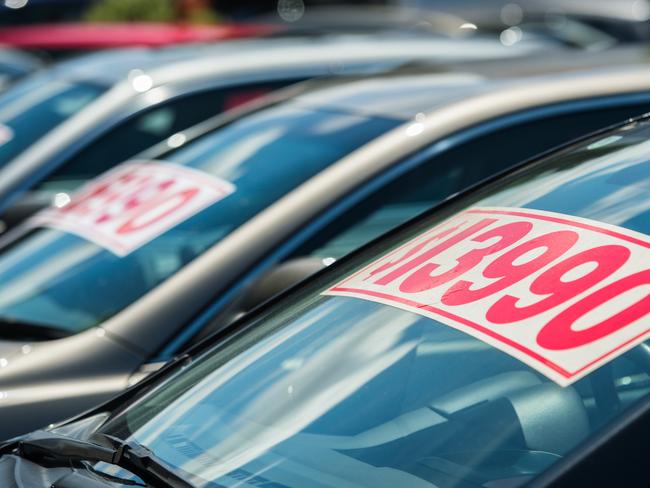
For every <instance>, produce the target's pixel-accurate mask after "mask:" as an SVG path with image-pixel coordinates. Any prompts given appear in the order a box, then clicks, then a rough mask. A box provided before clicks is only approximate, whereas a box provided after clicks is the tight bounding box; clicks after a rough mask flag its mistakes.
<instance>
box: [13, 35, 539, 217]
mask: <svg viewBox="0 0 650 488" xmlns="http://www.w3.org/2000/svg"><path fill="white" fill-rule="evenodd" d="M532 50H533V48H531V47H528V48H527V47H523V46H521V47H519V46H517V47H504V46H502V45H501V44H500V43H498V42H496V41H494V40H486V39H481V38H474V39H471V40H462V41H459V40H455V39H449V38H443V37H432V36H426V37H417V38H412V37H401V36H394V37H393V36H388V35H382V36H375V35H358V36H349V35H338V36H328V37H316V38H312V37H307V38H290V39H266V40H246V41H231V42H229V43H224V44H222V45H217V46H212V45H208V44H206V45H203V46H191V47H175V48H169V49H163V50H156V49H139V50H133V49H125V50H118V51H107V52H101V53H97V54H94V55H90V56H88V57H81V58H76V59H73V60H71V61H67V62H65V63H61V64H58V65H56V66H54V67H52V68H51V69H49V70H45V71H43V72H41V73H39V74H38V75H37V76H35V77H31V78H29V79H27V80H24V81H23V82H22V83H19V84H18V85H16V86H15V87H14V88H13V89H12V90H10V91H9V92H7V93H5V94H4V95H3V96H0V124H1V127H3V130H4V132H5V133H7V134H9V135H10V136H7V137H6V138H5V140H4V141H3V143H2V144H0V215H2V219H3V221H4V225H5V228H6V227H11V226H13V225H14V224H15V223H16V222H18V221H20V220H21V219H23V218H24V217H25V216H26V215H29V213H31V212H33V210H34V209H35V208H38V207H39V206H42V205H43V204H44V203H49V201H50V200H49V198H51V195H48V194H47V193H48V192H49V193H51V194H57V193H61V192H67V191H70V190H71V189H73V188H75V187H76V186H78V185H79V184H81V183H82V182H83V181H85V180H87V179H89V178H91V177H93V176H96V175H98V174H100V173H102V172H104V171H106V170H107V169H109V168H111V167H113V166H114V165H116V164H118V163H120V162H122V161H124V160H126V159H128V158H130V157H132V156H134V155H135V154H137V153H139V152H141V151H143V150H145V149H147V148H148V147H150V146H152V145H154V144H156V143H158V142H160V141H164V140H166V139H167V138H169V137H170V136H173V135H174V134H177V133H180V132H181V131H182V130H183V129H186V128H187V127H189V126H191V125H193V124H196V123H198V122H200V121H203V120H205V119H207V118H210V117H212V116H215V115H217V114H219V113H221V112H222V111H224V110H227V109H231V108H233V107H235V106H237V105H239V104H241V103H244V102H247V101H250V100H252V99H253V98H255V97H259V96H262V95H265V94H267V93H269V92H270V91H272V90H274V89H277V88H279V87H282V86H286V85H289V84H292V83H296V82H299V81H303V80H305V79H308V78H312V77H323V76H332V75H339V76H340V75H354V74H361V73H372V72H381V71H386V70H389V69H391V68H395V67H396V66H400V65H402V64H405V63H408V62H414V61H418V60H419V61H430V62H434V61H435V62H439V63H450V62H460V61H463V60H465V61H467V60H481V59H493V58H501V57H513V56H524V55H525V54H528V53H530V52H531V51H532ZM179 137H181V136H177V137H176V139H174V141H173V142H172V143H171V144H172V145H173V144H177V143H178V141H179V140H180V139H178V138H179ZM39 188H40V189H41V190H43V189H44V190H47V191H46V192H45V193H43V192H39V191H38V190H39ZM30 189H31V190H36V193H33V192H32V194H30V195H27V197H26V198H22V196H23V193H24V192H25V191H27V190H30ZM44 196H45V198H46V200H43V197H44ZM10 204H13V207H12V208H10V209H8V205H10Z"/></svg>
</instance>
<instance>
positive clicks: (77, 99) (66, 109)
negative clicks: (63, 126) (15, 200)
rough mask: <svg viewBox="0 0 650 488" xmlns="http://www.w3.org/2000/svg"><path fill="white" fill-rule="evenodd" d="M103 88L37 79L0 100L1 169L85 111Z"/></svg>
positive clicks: (13, 88) (23, 84)
mask: <svg viewBox="0 0 650 488" xmlns="http://www.w3.org/2000/svg"><path fill="white" fill-rule="evenodd" d="M105 90H106V88H105V87H102V86H99V85H94V84H90V83H83V82H77V81H65V80H60V79H56V78H52V77H50V76H45V75H38V76H33V77H31V78H29V79H26V80H24V81H21V82H20V83H18V84H17V85H16V86H14V87H12V88H11V89H9V90H8V91H7V92H5V93H3V94H2V96H1V97H0V166H3V165H5V164H7V163H8V162H9V161H11V160H12V159H13V158H14V157H16V156H17V155H18V154H20V153H21V152H22V151H24V150H25V149H26V148H27V147H29V145H30V144H33V143H34V142H35V141H37V140H38V139H39V138H40V137H41V136H43V135H44V134H46V133H47V132H48V131H49V130H51V129H52V128H54V127H56V126H57V125H59V124H60V123H61V122H64V121H65V120H66V119H68V118H69V117H71V116H72V115H74V114H75V113H77V112H78V111H79V110H81V109H82V108H84V107H86V106H87V105H88V104H89V103H90V102H92V101H93V100H95V99H96V98H97V97H98V96H99V95H101V94H102V93H103V92H104V91H105Z"/></svg>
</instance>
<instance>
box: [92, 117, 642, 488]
mask: <svg viewBox="0 0 650 488" xmlns="http://www.w3.org/2000/svg"><path fill="white" fill-rule="evenodd" d="M649 184H650V124H648V123H643V124H640V125H636V124H635V125H630V126H627V127H625V128H623V129H620V130H616V131H615V132H612V133H609V134H607V135H605V136H599V137H598V138H597V139H592V140H590V141H588V142H587V143H584V144H581V145H579V146H575V147H573V148H570V149H569V150H566V151H563V152H561V153H558V154H556V155H554V156H551V157H550V158H547V159H545V160H542V161H541V162H539V163H537V164H535V165H532V166H530V165H529V166H528V167H527V169H525V170H524V171H519V172H518V173H515V174H513V175H511V176H510V177H508V178H507V179H502V180H500V181H499V182H497V183H495V184H492V185H489V186H487V187H484V188H483V189H482V190H480V191H478V192H474V193H473V194H471V196H468V197H466V198H464V199H460V200H457V201H456V202H455V203H453V204H450V205H448V206H445V207H443V208H442V209H440V210H439V211H437V212H434V213H431V214H429V215H428V216H426V217H424V218H420V219H418V221H417V222H416V223H415V224H412V225H410V226H407V227H405V228H403V229H402V230H401V231H399V232H396V233H392V234H390V235H389V236H387V237H386V238H384V239H383V240H380V241H377V242H375V243H373V244H371V245H370V246H368V247H366V248H365V249H364V250H363V251H362V252H360V253H358V254H357V255H356V257H353V258H351V259H348V260H346V261H342V262H340V263H338V265H334V268H332V269H331V272H329V273H324V274H322V275H320V276H319V277H317V278H316V279H314V280H312V281H310V282H309V283H308V284H306V285H304V286H302V287H300V289H299V290H296V291H295V292H294V293H293V294H292V295H289V296H287V297H286V298H285V299H284V300H280V301H278V302H276V303H275V304H274V305H272V306H271V307H270V308H269V309H267V310H265V311H262V312H260V315H259V316H258V317H257V318H256V319H255V320H254V321H253V322H251V323H249V324H248V325H247V326H246V324H242V327H243V329H241V328H240V329H239V330H240V332H238V333H237V334H235V335H233V336H231V337H230V338H229V339H228V340H226V341H223V342H222V343H221V344H220V345H218V346H216V347H214V348H212V349H211V350H208V352H206V353H204V354H203V355H202V356H200V357H198V358H197V359H196V360H195V361H194V362H193V364H192V365H190V366H187V367H185V368H184V369H183V370H182V371H180V372H178V373H176V374H175V375H174V376H172V377H171V378H167V379H166V380H165V381H163V382H162V383H160V384H159V385H158V386H157V388H156V389H155V390H154V391H153V392H152V393H151V394H149V395H148V396H146V397H144V398H142V399H140V400H138V401H137V402H136V403H135V404H134V405H132V406H131V407H130V408H127V409H126V410H125V411H124V412H122V413H118V414H116V416H115V417H113V418H112V419H111V420H110V421H109V422H108V423H107V424H106V425H105V426H104V427H103V428H102V429H101V430H102V432H105V433H110V434H113V435H117V436H119V437H121V438H124V439H130V440H134V441H136V442H137V443H140V444H142V445H145V446H147V447H148V448H149V449H152V450H153V451H154V452H155V454H156V455H157V456H158V457H159V458H161V459H162V460H164V461H165V462H166V463H167V464H168V465H170V466H172V467H173V468H174V469H176V470H177V471H178V473H179V474H181V475H182V476H184V477H185V478H186V479H187V480H188V481H190V482H191V483H193V484H194V485H195V486H201V487H223V486H274V487H291V488H294V487H296V488H297V487H300V488H305V487H325V486H331V487H341V486H346V487H355V486H372V487H391V488H393V487H395V486H413V487H423V488H424V487H452V486H453V487H459V486H463V487H465V486H467V487H469V486H518V485H521V484H523V483H525V482H526V481H528V480H530V479H531V477H533V476H535V475H537V474H539V473H540V472H543V471H545V470H547V469H548V468H549V467H550V466H552V465H553V464H554V463H556V462H557V461H558V460H559V459H561V458H562V457H563V456H565V455H566V454H567V453H569V452H570V451H571V450H572V449H574V448H576V447H577V446H578V445H579V444H580V443H581V442H584V441H588V440H589V438H590V437H591V436H593V435H594V434H595V433H596V432H597V431H598V430H599V429H601V428H602V427H603V426H605V425H606V424H608V423H609V422H611V421H612V419H614V418H616V417H619V416H622V415H624V414H625V411H626V409H627V408H629V407H630V406H631V405H632V404H634V403H635V402H637V401H639V400H640V399H642V398H647V396H648V394H649V393H650V376H649V373H650V354H649V352H648V351H649V349H648V347H647V344H645V346H644V344H643V343H642V342H641V341H643V340H644V339H645V340H647V339H648V327H647V325H648V324H647V320H648V313H649V312H650V305H649V302H648V300H649V299H648V297H649V296H650V295H648V291H649V288H650V285H649V283H650V280H649V278H648V274H649V269H648V248H649V247H650V244H649V243H650V238H648V235H647V234H650V219H649V217H650V193H649V192H648V188H649ZM497 205H498V208H495V206H497ZM507 209H509V210H507ZM447 218H450V220H446V219H447ZM468 226H474V232H475V233H476V234H471V233H470V232H466V229H467V228H468ZM494 226H496V230H495V227H494ZM431 229H435V230H434V231H432V230H431ZM463 229H465V230H463ZM482 229H487V230H485V231H484V233H481V230H482ZM490 229H492V230H490ZM432 232H433V233H432ZM459 232H462V233H464V234H465V237H464V239H465V241H462V240H461V239H460V237H461V234H460V233H459ZM526 232H528V233H530V234H531V237H532V235H533V234H539V236H538V237H532V239H531V240H525V239H523V240H524V241H525V243H524V244H520V242H521V241H515V238H516V237H517V236H518V237H521V236H522V235H525V234H526ZM472 235H476V237H475V239H474V240H472V241H469V242H470V243H471V244H472V245H471V246H470V244H468V243H467V242H468V241H467V239H468V238H469V236H472ZM549 236H550V237H549ZM454 242H455V243H456V244H453V243H454ZM462 242H465V244H463V246H465V247H463V246H461V245H460V244H459V243H462ZM513 242H516V243H515V244H513ZM570 244H573V245H574V246H577V247H575V248H574V249H573V250H575V251H579V252H578V253H577V254H573V255H570V254H571V252H573V250H572V251H567V249H568V248H570ZM434 245H435V246H437V247H435V246H434ZM508 245H509V246H510V247H507V246H508ZM404 246H406V247H404ZM432 246H434V247H432ZM450 246H451V247H450ZM459 246H460V247H459ZM468 246H469V247H468ZM499 246H500V247H499ZM513 246H516V247H513ZM443 249H447V251H443ZM432 250H434V251H432ZM497 250H498V251H500V253H498V254H497V256H498V257H497V258H494V257H493V256H492V254H494V253H496V251H497ZM424 252H427V253H428V257H427V258H426V260H422V259H420V257H421V256H423V255H424V254H423V253H424ZM442 252H449V253H451V254H449V255H459V256H460V258H459V259H453V260H452V262H447V261H445V260H444V259H443V257H442V256H443V254H441V253H442ZM562 252H564V253H568V254H562ZM387 253H388V254H387ZM436 253H438V254H436ZM454 253H456V254H454ZM644 253H645V254H644ZM569 255H570V256H569ZM604 255H606V256H608V258H609V259H606V260H603V259H602V257H603V256H604ZM436 256H437V258H436ZM567 256H569V257H567ZM483 258H484V259H483ZM433 261H436V262H437V264H435V265H434V264H432V262H433ZM484 261H485V262H487V263H489V264H485V266H486V267H485V269H484V270H483V271H482V273H483V274H484V278H483V280H484V281H485V284H482V285H481V286H479V287H478V288H477V286H476V283H475V282H476V281H478V280H479V279H480V277H479V276H478V274H476V273H474V274H472V272H471V271H467V270H470V269H471V268H472V267H475V266H478V263H482V264H481V266H483V265H484V263H483V262H484ZM494 263H496V264H494ZM612 263H614V264H612ZM418 266H420V268H418ZM422 266H423V267H422ZM436 267H438V268H440V269H438V270H436V271H433V270H434V269H436ZM459 267H460V268H459ZM396 270H398V271H396ZM418 270H419V271H422V270H424V271H425V272H424V273H420V274H419V275H418V274H417V271H418ZM463 270H466V271H467V272H463ZM524 276H525V278H524ZM442 277H444V279H443V278H442ZM540 277H543V278H540ZM416 278H417V279H416ZM462 278H465V279H467V280H469V281H465V282H462V281H459V279H462ZM486 278H489V279H486ZM431 279H432V280H433V283H432V282H431V281H428V280H431ZM342 280H343V281H342ZM503 280H505V282H504V281H503ZM521 280H529V281H524V283H525V284H526V286H530V290H531V291H527V289H526V288H525V287H522V286H521ZM443 282H445V283H446V286H444V287H443V289H444V288H448V287H449V286H451V285H454V283H455V285H454V286H456V288H455V291H456V293H445V294H444V295H443V297H442V298H437V295H435V294H434V292H435V289H436V288H435V286H436V283H437V284H441V283H443ZM391 283H392V284H391ZM394 283H398V284H399V287H397V286H395V287H392V288H391V286H393V284H394ZM459 283H460V284H459ZM463 283H465V284H464V285H463ZM472 283H474V284H472ZM495 284H496V285H495ZM603 284H605V285H606V286H603ZM381 286H383V287H384V288H381ZM486 289H487V290H489V293H487V296H486V293H484V292H485V290H486ZM504 290H505V291H504ZM603 290H604V291H603ZM428 293H430V295H427V294H428ZM473 293H478V294H479V295H480V296H474V295H473ZM510 293H512V294H513V295H515V296H519V297H520V299H521V300H522V301H523V302H524V303H517V305H519V307H515V308H514V309H513V308H512V297H511V298H507V297H508V296H509V295H508V294H510ZM407 295H409V296H410V297H411V298H410V300H406V299H404V300H401V301H400V300H398V299H397V298H399V297H404V296H407ZM427 297H428V298H427ZM549 297H550V298H549ZM497 298H500V300H499V302H498V303H499V304H500V306H501V313H500V314H496V315H495V314H494V313H492V312H488V314H487V317H488V318H489V317H490V316H491V319H490V320H491V321H492V322H491V323H488V322H489V321H488V319H487V318H485V317H482V316H481V312H482V311H484V310H485V309H486V307H487V306H486V302H487V304H488V306H490V304H494V303H495V300H496V299H497ZM610 299H611V300H610ZM549 300H550V301H549ZM576 300H577V301H576ZM522 305H524V306H523V307H522ZM508 306H510V309H509V310H510V311H509V312H507V310H508ZM567 306H568V308H567ZM454 307H455V308H454ZM617 309H618V310H621V312H620V313H616V310H617ZM589 310H591V311H592V312H593V311H594V310H596V311H597V312H600V313H599V314H593V313H591V314H590V313H589ZM517 314H519V315H517ZM612 314H615V315H614V318H615V319H616V320H615V321H614V322H612V320H609V319H608V317H611V316H612ZM578 316H582V318H581V319H579V320H578V322H579V323H578V326H576V330H573V329H570V326H571V325H572V322H574V321H576V318H577V317H578ZM453 317H456V319H453ZM531 317H532V318H531ZM557 317H559V318H558V319H557V320H555V318H557ZM463 318H464V320H463ZM472 321H474V323H475V328H474V329H472V328H471V327H468V325H471V324H472ZM518 321H519V322H518ZM599 321H600V322H599ZM613 323H614V324H615V325H612V324H613ZM481 324H483V327H481ZM512 324H515V325H512ZM498 327H501V328H500V329H499V328H498ZM540 328H543V331H542V332H540V333H539V335H538V337H537V338H536V337H535V334H531V333H530V330H534V331H537V330H539V329H540ZM550 329H555V333H553V334H552V333H550V332H549V331H550ZM495 330H496V331H498V334H497V333H495V332H494V331H495ZM490 331H492V335H490V334H488V332H490ZM621 334H622V335H621ZM630 337H631V338H630ZM504 338H508V340H505V339H504ZM508 341H509V342H508ZM531 341H538V342H539V344H542V345H543V347H541V346H539V345H537V346H534V345H530V344H533V343H532V342H531ZM526 344H528V345H526ZM623 351H626V352H624V353H622V352H623ZM593 357H596V359H593ZM549 358H550V359H549ZM102 469H107V470H109V471H110V469H111V468H109V467H103V468H102ZM121 474H124V473H121Z"/></svg>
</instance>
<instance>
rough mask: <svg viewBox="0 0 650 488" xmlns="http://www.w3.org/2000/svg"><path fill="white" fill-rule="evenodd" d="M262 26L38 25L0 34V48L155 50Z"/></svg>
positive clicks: (246, 33)
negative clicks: (1, 46)
mask: <svg viewBox="0 0 650 488" xmlns="http://www.w3.org/2000/svg"><path fill="white" fill-rule="evenodd" d="M277 29H278V27H274V26H270V25H264V24H219V25H184V24H163V23H128V24H126V23H124V24H120V23H110V24H82V23H67V24H39V25H25V26H18V27H6V28H3V29H1V30H0V44H6V45H10V46H13V47H17V48H21V49H30V50H41V51H45V52H48V53H50V54H51V55H53V56H60V55H62V54H67V53H71V52H78V51H86V50H94V49H107V48H116V47H131V46H138V47H145V46H146V47H156V46H166V45H169V44H181V43H190V42H212V41H219V40H225V39H236V38H241V37H253V36H259V35H264V34H268V33H271V32H274V31H276V30H277Z"/></svg>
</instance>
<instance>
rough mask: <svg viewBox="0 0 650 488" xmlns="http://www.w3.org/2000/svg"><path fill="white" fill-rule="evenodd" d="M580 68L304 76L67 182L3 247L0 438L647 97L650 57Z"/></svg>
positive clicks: (86, 401) (47, 418)
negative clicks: (613, 66) (642, 62)
mask: <svg viewBox="0 0 650 488" xmlns="http://www.w3.org/2000/svg"><path fill="white" fill-rule="evenodd" d="M538 61H539V59H535V62H538ZM513 64H514V63H513ZM500 65H501V67H502V68H503V69H502V72H501V74H502V75H504V71H503V70H505V66H504V65H503V64H500ZM522 68H523V67H522V65H521V62H520V63H517V69H522ZM570 68H571V71H568V72H559V73H558V74H557V75H556V76H555V77H551V76H549V75H548V74H546V75H544V76H541V77H539V76H532V75H530V76H527V77H520V78H518V79H516V78H508V77H505V78H502V79H497V78H493V79H487V78H481V77H480V76H477V75H476V74H474V75H471V76H469V75H468V74H467V73H465V74H462V73H455V74H454V73H447V74H441V73H433V74H432V73H430V72H428V71H425V72H424V73H420V74H413V73H411V74H408V75H407V74H403V73H401V71H397V72H395V73H393V74H391V75H385V76H372V77H364V78H361V79H359V80H357V81H343V80H339V81H329V82H324V81H323V82H318V83H316V85H318V86H314V87H309V86H303V87H294V88H291V89H288V92H285V93H283V94H277V95H275V96H274V97H273V98H272V99H270V100H267V101H264V102H260V103H259V104H257V105H255V106H253V107H248V108H245V109H244V108H242V109H241V112H239V114H233V113H231V114H226V115H224V116H223V117H222V118H220V119H219V120H217V121H211V122H209V123H208V122H206V123H203V124H202V125H201V126H200V127H197V128H195V129H193V130H190V131H187V132H184V133H183V134H182V137H181V142H183V144H177V141H176V139H178V138H174V139H171V140H170V142H172V144H171V145H172V146H175V148H174V149H171V148H170V146H169V144H167V143H165V144H162V146H165V148H164V149H162V148H161V147H157V148H154V149H152V150H150V151H147V154H146V157H145V156H143V158H141V159H139V160H134V161H131V162H128V163H125V164H123V165H120V166H118V167H116V168H114V169H113V170H111V171H109V172H108V173H107V174H106V175H104V176H102V177H99V178H98V179H96V180H94V181H91V182H89V183H88V184H87V185H85V186H84V187H82V188H81V189H79V190H78V192H77V193H75V194H72V195H68V194H64V195H60V198H59V199H58V200H56V201H55V204H54V205H53V206H51V207H49V208H47V209H45V210H43V211H42V212H39V213H38V214H36V215H35V216H34V217H32V218H31V219H29V220H28V221H27V222H25V223H24V224H22V225H21V226H19V227H17V228H15V229H14V230H13V231H10V232H9V233H7V234H6V235H5V237H4V239H3V240H2V242H0V282H1V283H2V284H3V286H2V287H0V318H1V320H0V335H1V336H2V337H3V341H2V342H0V351H2V353H1V355H0V358H2V360H1V361H0V366H2V367H0V385H2V391H3V392H4V393H5V394H6V395H7V398H6V399H3V401H1V402H0V437H3V438H7V437H9V436H11V435H14V434H18V433H21V432H26V431H28V430H30V429H31V428H35V427H38V426H39V425H40V424H42V423H49V422H53V421H56V420H60V419H62V418H66V417H69V416H70V415H72V414H74V413H76V412H79V411H81V410H83V409H85V408H88V407H90V406H92V405H94V404H96V403H98V402H100V401H101V400H103V399H106V398H108V397H110V396H112V395H114V394H115V393H117V392H119V391H120V390H122V389H123V388H125V387H126V386H127V385H128V384H129V383H133V382H136V381H138V380H139V379H140V378H142V377H143V376H145V375H146V374H147V373H148V372H150V371H152V370H154V369H156V368H157V367H160V366H161V365H163V364H164V363H165V362H166V361H167V360H169V359H170V358H172V357H173V356H175V355H177V354H181V353H182V352H183V351H184V350H185V349H187V348H188V347H190V346H191V345H192V344H195V343H196V342H198V341H200V340H201V339H202V338H203V337H205V336H207V335H209V334H211V333H214V332H217V331H218V330H219V329H220V328H221V327H223V326H224V325H225V324H227V323H229V322H232V321H233V320H235V319H236V318H237V317H239V316H241V315H243V314H245V313H246V312H248V311H250V310H251V309H252V308H254V307H255V306H256V305H258V304H260V303H262V302H263V301H265V300H266V299H268V298H270V297H271V296H273V295H274V294H276V293H278V292H280V291H281V290H282V289H284V288H286V287H287V286H289V285H290V284H293V283H295V282H296V281H299V280H300V279H301V278H304V277H306V276H308V275H309V274H311V273H313V272H315V271H318V270H320V269H322V268H323V267H324V266H325V265H326V264H330V263H332V262H333V261H336V260H337V259H339V258H340V257H341V256H343V255H345V254H346V253H348V252H350V251H352V250H353V249H355V248H356V247H358V246H360V245H362V244H364V243H365V242H368V241H369V240H371V239H372V238H373V237H376V236H378V235H380V234H381V233H382V232H384V231H386V230H388V229H390V228H392V227H394V226H395V225H398V224H400V223H402V222H404V221H406V220H408V219H409V218H411V217H413V216H415V215H417V214H418V213H419V212H421V211H423V210H425V209H426V208H428V207H430V206H431V205H434V204H435V203H437V202H440V201H443V200H444V199H445V198H447V197H449V196H450V195H452V194H454V193H457V192H459V191H462V190H463V189H464V188H466V187H467V186H470V185H472V184H474V183H477V182H479V181H480V180H482V179H484V178H486V177H489V176H491V175H492V174H494V173H497V172H499V171H501V170H505V169H506V168H508V167H510V166H512V165H513V164H516V163H518V162H519V161H521V160H523V159H526V158H528V157H532V156H533V155H535V154H537V153H539V152H541V151H544V150H548V149H550V148H552V147H553V146H555V145H557V144H560V143H562V142H566V141H567V140H570V139H572V138H574V137H577V136H579V135H582V134H583V133H585V132H590V131H592V130H595V129H597V128H601V127H602V126H605V125H608V124H611V123H613V122H614V121H617V120H620V119H624V118H626V117H629V116H630V115H632V114H634V113H638V112H643V111H645V110H647V107H648V104H649V103H650V92H649V89H650V85H648V83H649V82H648V80H649V79H650V77H648V71H647V68H645V67H637V68H629V69H628V70H627V71H626V70H623V69H621V70H615V71H612V70H610V69H607V70H600V69H598V70H591V71H590V70H585V71H580V70H578V71H577V72H575V71H573V70H575V68H576V66H575V62H574V63H572V64H571V65H570ZM513 69H514V68H513ZM321 84H322V85H321ZM214 124H216V125H217V127H213V126H214ZM7 419H11V421H8V420H7Z"/></svg>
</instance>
